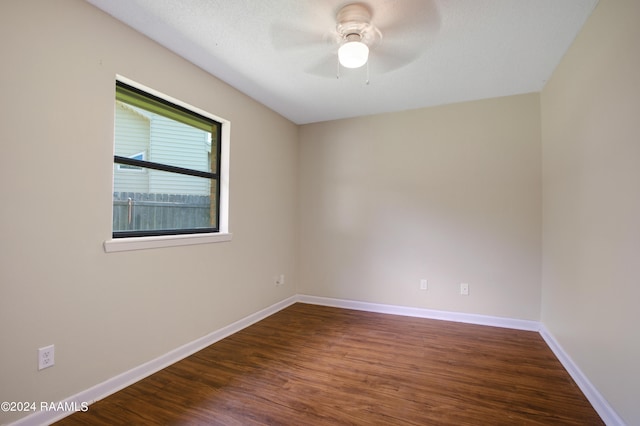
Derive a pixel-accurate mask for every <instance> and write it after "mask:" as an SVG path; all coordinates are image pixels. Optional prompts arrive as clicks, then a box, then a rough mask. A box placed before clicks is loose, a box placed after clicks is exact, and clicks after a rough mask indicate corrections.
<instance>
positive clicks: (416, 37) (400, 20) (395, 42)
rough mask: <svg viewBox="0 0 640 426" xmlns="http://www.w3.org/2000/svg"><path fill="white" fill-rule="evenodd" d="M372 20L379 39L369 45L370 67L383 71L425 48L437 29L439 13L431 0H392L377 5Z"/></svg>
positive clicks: (403, 61) (408, 60)
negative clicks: (377, 30)
mask: <svg viewBox="0 0 640 426" xmlns="http://www.w3.org/2000/svg"><path fill="white" fill-rule="evenodd" d="M372 23H373V24H374V25H375V26H376V27H377V28H378V29H379V30H380V32H381V33H382V39H381V40H380V41H379V42H378V43H376V44H375V45H374V46H372V48H371V54H370V57H371V68H372V69H373V72H375V73H386V72H390V71H393V70H396V69H398V68H402V67H403V66H405V65H407V64H409V63H411V62H413V61H414V60H416V59H417V58H418V57H419V56H420V55H421V54H422V53H423V52H424V51H425V50H427V49H428V47H429V45H430V44H431V43H433V41H434V40H435V38H436V36H437V33H438V31H439V30H440V14H439V12H438V8H437V5H436V3H435V2H434V1H433V0H392V1H387V2H385V3H384V4H381V5H379V6H378V8H377V9H376V12H375V15H374V16H373V17H372Z"/></svg>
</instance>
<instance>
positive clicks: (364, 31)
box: [336, 3, 382, 68]
mask: <svg viewBox="0 0 640 426" xmlns="http://www.w3.org/2000/svg"><path fill="white" fill-rule="evenodd" d="M336 22H337V23H336V32H337V35H338V41H339V43H340V44H341V45H340V48H339V49H338V61H339V62H340V65H342V66H343V67H345V68H360V67H361V66H363V65H364V64H366V63H367V61H368V59H369V46H373V45H374V43H376V42H377V41H379V40H380V39H381V38H382V33H381V32H380V30H378V28H376V27H375V26H374V25H372V24H371V12H369V9H368V8H367V7H366V6H365V5H364V4H362V3H353V4H348V5H346V6H344V7H343V8H342V9H340V10H339V11H338V14H337V15H336Z"/></svg>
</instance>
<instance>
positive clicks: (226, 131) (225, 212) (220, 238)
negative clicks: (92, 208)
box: [104, 75, 232, 253]
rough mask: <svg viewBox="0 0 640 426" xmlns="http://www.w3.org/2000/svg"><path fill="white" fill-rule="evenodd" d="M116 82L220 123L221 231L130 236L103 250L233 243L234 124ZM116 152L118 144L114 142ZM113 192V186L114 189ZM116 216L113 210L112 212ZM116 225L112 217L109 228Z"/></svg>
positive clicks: (109, 242) (111, 241) (137, 85)
mask: <svg viewBox="0 0 640 426" xmlns="http://www.w3.org/2000/svg"><path fill="white" fill-rule="evenodd" d="M116 80H117V81H120V82H122V83H125V84H128V85H129V86H133V87H135V88H138V89H140V90H142V91H145V92H147V93H149V94H152V95H154V96H158V97H160V98H163V99H165V100H167V101H169V102H171V103H174V104H176V105H179V106H182V107H184V108H187V109H189V110H191V111H193V112H195V113H198V114H200V115H203V116H205V117H208V118H211V119H212V120H215V121H217V122H218V123H220V124H221V129H220V131H221V140H220V170H219V171H218V176H219V179H220V199H219V200H217V201H218V203H219V207H220V216H219V218H218V220H219V223H218V232H209V233H201V234H180V235H158V236H151V237H128V238H112V237H111V238H109V239H107V240H105V241H104V250H105V252H107V253H111V252H120V251H130V250H144V249H153V248H162V247H175V246H184V245H194V244H208V243H217V242H225V241H231V238H232V234H231V232H230V231H229V164H230V161H229V155H230V139H231V122H230V121H229V120H225V119H224V118H221V117H218V116H216V115H213V114H211V113H209V112H207V111H204V110H202V109H200V108H197V107H194V106H192V105H189V104H187V103H185V102H182V101H180V100H178V99H175V98H172V97H170V96H167V95H165V94H163V93H161V92H158V91H157V90H153V89H151V88H149V87H146V86H143V85H141V84H140V83H137V82H135V81H132V80H130V79H128V78H126V77H123V76H121V75H117V76H116ZM114 149H115V142H114ZM111 189H112V191H113V187H112V188H111ZM112 214H113V210H112ZM111 223H113V217H111V221H110V225H109V228H111Z"/></svg>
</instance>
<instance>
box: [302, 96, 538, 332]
mask: <svg viewBox="0 0 640 426" xmlns="http://www.w3.org/2000/svg"><path fill="white" fill-rule="evenodd" d="M372 90H374V88H373V87H372ZM539 111H540V106H539V97H538V95H537V94H529V95H521V96H514V97H508V98H499V99H491V100H484V101H478V102H469V103H463V104H456V105H449V106H442V107H436V108H427V109H421V110H415V111H408V112H401V113H395V114H385V115H380V116H372V117H364V118H356V119H349V120H342V121H332V122H326V123H317V124H310V125H305V126H302V127H301V130H300V186H299V188H300V223H301V227H300V232H299V235H300V266H299V274H300V282H299V287H300V292H301V293H305V294H311V295H317V296H325V297H335V298H343V299H354V300H359V301H367V302H376V303H385V304H395V305H403V306H414V307H422V308H431V309H439V310H446V311H456V312H465V313H475V314H486V315H493V316H501V317H509V318H518V319H527V320H538V319H539V314H540V244H541V242H540V236H541V211H540V202H541V185H540V183H541V180H540V179H541V175H540V174H541V169H540V156H541V150H540V115H539ZM421 278H426V279H427V280H428V286H429V289H428V290H427V291H426V292H424V291H420V290H419V280H420V279H421ZM461 282H466V283H468V284H469V286H470V295H469V296H467V297H465V296H461V295H460V294H459V284H460V283H461Z"/></svg>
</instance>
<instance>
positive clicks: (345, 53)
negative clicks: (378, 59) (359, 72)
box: [338, 34, 369, 68]
mask: <svg viewBox="0 0 640 426" xmlns="http://www.w3.org/2000/svg"><path fill="white" fill-rule="evenodd" d="M368 59H369V47H368V46H367V45H366V44H364V43H363V42H362V41H361V37H360V35H359V34H349V35H348V36H347V37H346V42H345V43H344V44H343V45H342V46H340V49H338V60H339V61H340V65H342V66H343V67H345V68H360V67H361V66H363V65H364V64H366V63H367V60H368Z"/></svg>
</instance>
